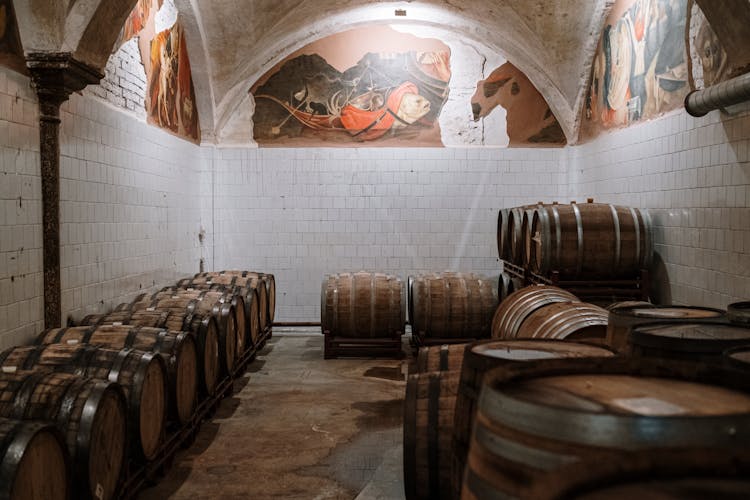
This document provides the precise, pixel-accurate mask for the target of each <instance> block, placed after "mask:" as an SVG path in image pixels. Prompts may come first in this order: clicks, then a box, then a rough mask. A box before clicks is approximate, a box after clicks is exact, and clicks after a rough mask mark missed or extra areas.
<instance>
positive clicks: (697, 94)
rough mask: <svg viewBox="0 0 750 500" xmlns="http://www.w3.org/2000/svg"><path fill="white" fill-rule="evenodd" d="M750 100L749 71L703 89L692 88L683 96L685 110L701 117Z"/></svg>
mask: <svg viewBox="0 0 750 500" xmlns="http://www.w3.org/2000/svg"><path fill="white" fill-rule="evenodd" d="M745 101H750V73H745V74H744V75H741V76H738V77H736V78H732V79H731V80H727V81H726V82H722V83H719V84H717V85H713V86H711V87H708V88H707V89H703V90H694V91H693V92H690V93H689V94H688V95H687V97H685V111H687V112H688V113H689V114H690V115H692V116H695V117H701V116H704V115H706V114H708V113H709V112H710V111H713V110H714V109H721V108H725V107H727V106H732V105H734V104H739V103H741V102H745Z"/></svg>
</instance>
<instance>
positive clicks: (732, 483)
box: [529, 448, 750, 500]
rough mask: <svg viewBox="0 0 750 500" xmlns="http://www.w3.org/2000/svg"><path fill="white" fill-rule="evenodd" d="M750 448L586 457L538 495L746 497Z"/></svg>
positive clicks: (596, 499) (557, 498)
mask: <svg viewBox="0 0 750 500" xmlns="http://www.w3.org/2000/svg"><path fill="white" fill-rule="evenodd" d="M749 478H750V454H749V453H747V452H730V451H727V450H723V449H710V448H697V449H681V450H679V451H675V450H669V449H667V450H654V449H650V450H640V451H633V452H628V453H624V454H623V455H622V456H620V457H618V460H617V462H611V461H607V460H582V461H580V462H578V463H575V464H573V465H570V466H567V467H562V468H561V469H560V471H558V472H555V473H552V474H549V475H548V476H547V477H545V478H543V479H541V480H540V481H538V482H537V483H536V484H535V485H534V489H533V491H532V493H531V494H530V496H529V498H534V499H538V500H553V499H554V500H562V499H564V498H566V499H573V498H575V499H579V500H582V499H586V500H632V499H649V500H656V499H658V500H682V499H688V498H691V499H696V500H697V499H703V498H711V499H712V500H713V499H723V500H730V499H734V500H736V499H740V498H746V497H747V495H748V492H749V491H750V479H749Z"/></svg>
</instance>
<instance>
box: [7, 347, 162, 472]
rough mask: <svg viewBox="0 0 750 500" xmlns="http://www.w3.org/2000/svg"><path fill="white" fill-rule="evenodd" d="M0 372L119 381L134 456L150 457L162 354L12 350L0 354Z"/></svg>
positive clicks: (158, 422) (157, 426)
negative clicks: (125, 406) (17, 371)
mask: <svg viewBox="0 0 750 500" xmlns="http://www.w3.org/2000/svg"><path fill="white" fill-rule="evenodd" d="M0 366H2V367H4V370H8V369H17V370H34V371H45V370H46V371H58V372H64V373H73V374H76V375H80V376H83V377H91V378H97V379H102V380H109V381H112V382H117V383H119V384H120V385H121V386H122V388H123V390H124V391H125V396H126V398H127V402H128V428H129V431H130V441H131V444H132V447H133V451H134V453H136V454H137V455H136V457H138V456H140V457H142V458H144V459H146V460H151V459H152V458H154V456H155V455H156V453H157V452H158V450H159V446H160V445H161V443H162V440H163V438H164V428H165V424H166V416H167V391H168V388H167V374H166V365H165V363H164V360H163V359H162V357H161V355H159V354H155V353H150V352H143V351H135V350H133V349H122V350H119V351H118V350H115V349H103V348H100V347H94V346H88V345H76V346H70V345H64V344H51V345H41V346H30V347H13V348H11V349H8V350H7V351H5V352H3V353H2V354H0Z"/></svg>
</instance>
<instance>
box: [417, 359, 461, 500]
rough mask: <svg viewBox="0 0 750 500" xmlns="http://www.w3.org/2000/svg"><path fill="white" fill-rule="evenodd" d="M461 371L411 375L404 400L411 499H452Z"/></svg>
mask: <svg viewBox="0 0 750 500" xmlns="http://www.w3.org/2000/svg"><path fill="white" fill-rule="evenodd" d="M458 378H459V372H458V371H452V372H427V373H419V374H415V375H410V376H409V378H408V380H407V382H406V398H405V401H404V490H405V493H406V498H407V500H412V499H424V500H433V499H445V500H449V499H450V498H451V489H450V467H451V460H452V454H453V452H452V449H451V446H452V444H451V439H452V435H453V412H454V406H455V402H456V393H457V390H458Z"/></svg>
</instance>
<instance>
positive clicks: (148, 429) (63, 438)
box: [0, 271, 275, 499]
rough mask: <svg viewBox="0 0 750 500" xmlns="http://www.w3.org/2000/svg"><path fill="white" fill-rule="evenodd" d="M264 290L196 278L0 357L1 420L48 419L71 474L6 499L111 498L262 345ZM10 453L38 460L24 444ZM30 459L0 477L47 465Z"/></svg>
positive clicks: (267, 279) (253, 281) (243, 278)
mask: <svg viewBox="0 0 750 500" xmlns="http://www.w3.org/2000/svg"><path fill="white" fill-rule="evenodd" d="M222 287H223V288H222ZM260 296H263V297H264V298H265V301H264V302H261V300H260V299H259V297H260ZM269 297H275V287H274V285H273V277H272V276H271V275H263V274H260V273H249V272H246V271H234V272H233V271H225V272H221V273H213V274H203V275H197V276H195V277H194V278H191V279H188V280H182V281H181V282H180V283H178V284H177V285H176V286H174V287H168V288H165V289H163V290H161V291H159V292H156V293H154V294H150V295H142V296H139V297H137V298H136V299H135V300H134V301H133V302H132V303H129V304H121V305H120V306H118V307H117V308H115V310H114V311H113V312H111V313H107V314H102V315H95V316H94V315H92V316H87V317H86V318H84V319H83V320H82V321H81V324H80V325H79V326H72V327H68V328H59V329H51V330H47V331H45V332H43V333H41V334H40V335H39V336H38V337H37V339H36V345H33V346H19V347H14V348H10V349H8V350H6V351H4V352H2V353H0V368H1V370H0V419H2V418H10V419H16V420H22V421H25V420H42V421H47V422H51V423H52V424H54V427H55V429H56V431H57V432H58V434H55V439H57V438H60V439H58V442H59V443H62V444H64V445H65V446H64V454H63V456H64V457H66V458H65V461H66V462H67V461H68V460H69V461H70V462H69V464H70V465H69V466H68V465H66V467H67V470H68V471H69V472H70V474H71V475H72V478H73V481H72V482H71V484H72V488H73V490H72V492H71V491H69V490H68V489H67V488H65V487H63V488H59V489H57V490H55V494H54V495H47V494H48V490H47V489H45V488H44V487H41V486H40V487H39V490H38V492H37V490H34V491H33V492H32V493H29V495H27V494H26V493H24V494H22V496H11V497H10V498H58V496H56V495H58V494H59V495H62V496H59V498H69V497H73V498H101V499H108V498H114V497H115V496H116V494H117V490H118V488H119V487H120V485H121V481H122V479H123V477H124V472H125V468H126V464H127V463H128V462H129V463H130V464H131V467H133V466H137V464H140V463H146V462H148V461H150V460H153V459H154V458H155V457H156V456H157V455H158V453H159V452H160V451H161V449H162V446H163V443H164V440H165V439H166V436H167V434H168V432H171V431H169V429H173V430H174V429H179V428H183V427H185V426H188V425H191V423H192V418H193V415H194V412H195V411H196V409H197V407H198V405H199V404H200V403H201V402H202V401H203V400H205V399H208V398H211V397H213V396H214V395H215V394H216V391H217V388H218V386H219V384H220V382H221V380H222V379H224V378H226V377H231V376H233V375H234V369H235V364H236V363H237V362H238V361H239V360H241V359H242V355H243V354H244V353H245V352H246V351H247V350H248V349H252V348H257V347H259V344H260V343H261V342H262V341H263V339H264V336H263V330H262V329H261V326H260V325H261V324H262V323H261V321H265V322H266V327H267V326H270V325H269V324H268V322H269V317H272V315H273V313H272V312H270V310H269V309H268V304H269V303H271V304H273V303H274V299H269ZM261 304H264V306H263V307H265V311H266V314H265V315H264V316H263V318H264V319H263V320H261V314H260V310H261V309H262V308H263V307H261ZM18 425H19V426H20V427H18V429H19V432H21V430H23V429H25V427H24V426H23V424H20V423H19V424H18ZM24 432H26V431H24ZM7 439H8V440H11V439H13V437H12V436H8V437H7ZM47 441H50V440H49V439H47ZM50 443H52V441H50ZM49 446H53V445H52V444H50V445H49ZM0 451H2V447H0ZM16 453H22V454H29V455H28V456H29V457H34V456H35V455H31V454H30V453H32V452H31V450H30V449H26V450H24V449H16ZM52 455H54V454H52ZM52 455H51V456H52ZM29 460H31V461H32V462H31V463H32V465H27V467H31V469H30V471H31V472H23V471H22V470H21V469H19V467H20V465H18V466H17V467H15V468H14V467H10V466H9V468H7V469H3V474H4V476H3V478H4V479H7V481H8V482H9V483H12V484H19V485H21V484H23V483H22V482H21V481H25V479H24V477H28V474H29V473H32V472H33V473H42V472H40V470H43V469H44V467H48V466H47V465H45V463H44V460H42V459H41V458H39V457H37V458H36V459H34V458H29ZM34 460H37V461H38V462H39V463H38V464H37V463H36V462H34ZM37 468H38V469H39V470H37ZM51 472H54V471H51ZM44 475H45V476H46V475H47V473H46V472H44ZM4 484H5V483H4ZM19 488H21V490H19V491H22V490H23V488H25V486H19ZM24 491H26V490H24ZM34 495H36V496H34ZM46 495H47V496H46Z"/></svg>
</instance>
